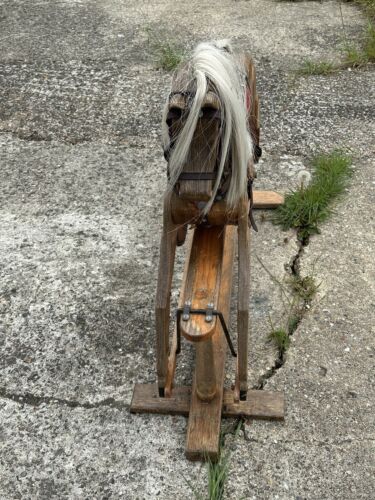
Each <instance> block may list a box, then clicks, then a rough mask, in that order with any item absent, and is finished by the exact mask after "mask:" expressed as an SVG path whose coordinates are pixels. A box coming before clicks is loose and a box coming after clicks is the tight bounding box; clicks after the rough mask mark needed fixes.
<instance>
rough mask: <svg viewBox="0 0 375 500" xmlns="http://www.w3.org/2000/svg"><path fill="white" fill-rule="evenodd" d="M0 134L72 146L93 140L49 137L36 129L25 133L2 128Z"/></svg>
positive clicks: (21, 139) (28, 140)
mask: <svg viewBox="0 0 375 500" xmlns="http://www.w3.org/2000/svg"><path fill="white" fill-rule="evenodd" d="M0 134H10V135H12V136H13V137H16V138H17V139H19V140H20V141H25V142H58V143H60V144H69V145H73V146H74V145H76V144H83V143H89V142H90V143H91V142H93V141H92V140H91V139H89V138H85V137H65V138H64V139H62V138H59V137H49V136H45V135H43V134H41V133H39V132H37V131H33V132H30V133H26V132H21V131H18V130H8V129H3V130H1V131H0Z"/></svg>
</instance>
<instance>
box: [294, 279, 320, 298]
mask: <svg viewBox="0 0 375 500" xmlns="http://www.w3.org/2000/svg"><path fill="white" fill-rule="evenodd" d="M289 285H290V287H291V289H292V291H293V292H294V294H296V295H297V296H298V297H299V298H300V299H301V300H303V301H304V302H311V300H312V298H313V297H314V296H315V294H316V292H317V291H318V288H319V285H317V284H316V283H315V279H314V278H313V276H305V277H302V276H299V275H294V276H292V277H291V278H290V279H289Z"/></svg>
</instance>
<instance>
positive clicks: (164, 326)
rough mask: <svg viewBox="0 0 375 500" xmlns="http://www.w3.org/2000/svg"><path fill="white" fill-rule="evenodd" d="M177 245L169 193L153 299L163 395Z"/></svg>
mask: <svg viewBox="0 0 375 500" xmlns="http://www.w3.org/2000/svg"><path fill="white" fill-rule="evenodd" d="M176 245H177V230H176V226H175V225H174V224H173V222H172V219H171V213H170V195H166V197H165V199H164V212H163V233H162V237H161V244H160V261H159V275H158V284H157V292H156V301H155V313H156V348H157V374H158V387H159V394H160V395H161V396H164V388H165V384H166V377H167V371H168V354H169V315H170V296H171V286H172V277H173V268H174V259H175V253H176Z"/></svg>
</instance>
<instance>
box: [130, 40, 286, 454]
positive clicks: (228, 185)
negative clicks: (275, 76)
mask: <svg viewBox="0 0 375 500" xmlns="http://www.w3.org/2000/svg"><path fill="white" fill-rule="evenodd" d="M162 126H163V139H164V154H165V157H166V159H167V161H168V180H169V186H168V190H167V192H166V195H165V198H164V213H163V234H162V238H161V247H160V264H159V276H158V286H157V294H156V339H157V376H158V382H157V385H156V384H150V385H145V384H143V385H141V384H137V385H136V386H135V389H134V394H133V400H132V404H131V411H132V412H152V413H170V414H183V415H189V424H188V431H187V444H186V456H187V458H189V459H192V460H197V459H205V458H210V459H211V460H217V458H218V454H219V434H220V422H221V416H222V415H223V416H232V417H236V416H246V417H252V418H266V419H282V418H283V415H284V403H283V396H282V394H280V393H270V392H266V391H254V390H250V391H249V390H248V382H247V371H248V330H249V281H250V255H249V251H250V226H253V228H254V229H256V226H255V223H254V220H253V217H252V209H253V208H257V207H258V208H273V207H275V206H277V205H279V204H280V203H282V201H283V199H282V197H281V196H280V195H278V194H276V193H274V192H269V191H258V192H256V191H255V192H254V193H253V190H252V184H253V180H254V177H255V170H254V163H257V161H258V159H259V157H260V155H261V149H260V147H259V102H258V96H257V93H256V85H255V69H254V65H253V63H252V61H251V59H250V58H249V57H248V56H246V55H235V54H234V53H233V51H232V49H231V47H230V45H229V44H228V43H227V42H226V41H223V42H216V43H202V44H200V45H198V47H197V48H196V49H195V51H194V53H193V55H192V57H191V59H190V60H189V61H188V62H186V63H184V64H183V65H182V66H181V67H180V68H179V69H178V70H177V71H176V73H175V74H174V77H173V81H172V88H171V92H170V94H169V97H168V100H167V102H166V105H165V108H164V113H163V125H162ZM188 226H190V227H192V228H194V229H193V231H192V232H191V233H192V237H191V238H190V241H189V247H188V250H187V257H186V264H185V271H184V276H183V281H182V286H181V291H180V298H179V305H178V309H177V312H176V326H175V330H174V333H173V335H172V339H171V342H170V296H171V286H172V276H173V268H174V260H175V251H176V246H177V245H182V244H183V243H184V242H185V238H186V234H187V229H188ZM236 227H237V231H235V228H236ZM236 239H237V241H238V276H239V280H238V301H237V302H238V310H237V352H236V350H235V348H234V345H233V342H232V338H231V336H230V333H229V328H228V319H229V311H230V297H231V289H232V274H233V262H234V256H235V243H236ZM181 335H182V336H183V337H185V339H187V340H188V341H190V342H193V343H194V345H195V347H196V357H195V359H196V366H195V373H194V378H193V384H192V387H191V388H190V387H174V385H173V380H174V374H175V368H176V356H177V354H178V353H179V352H180V348H181ZM227 345H228V346H229V348H230V351H231V353H232V355H233V356H234V357H236V358H237V368H236V378H235V383H234V388H233V389H230V390H229V389H224V375H225V373H224V365H225V355H226V347H227Z"/></svg>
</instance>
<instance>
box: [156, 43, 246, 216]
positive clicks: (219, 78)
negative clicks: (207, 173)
mask: <svg viewBox="0 0 375 500" xmlns="http://www.w3.org/2000/svg"><path fill="white" fill-rule="evenodd" d="M183 70H184V71H186V73H187V74H186V75H185V76H187V78H186V79H185V82H186V81H190V83H192V82H194V87H195V95H194V97H193V98H192V100H191V103H190V106H189V113H188V116H187V118H186V122H185V125H184V126H183V128H182V129H181V131H180V133H179V135H178V137H177V139H176V141H175V143H174V144H173V148H172V150H171V155H170V158H169V172H170V184H169V187H170V189H172V188H173V186H174V185H175V183H176V182H177V181H178V178H179V176H180V174H181V172H182V169H183V166H184V164H185V163H186V160H187V156H188V153H189V148H190V145H191V142H192V139H193V136H194V132H195V129H196V126H197V122H198V119H199V116H200V112H201V107H202V103H203V101H204V98H205V95H206V92H207V90H208V82H210V83H212V85H213V87H214V88H215V93H217V95H218V98H219V100H220V108H221V119H222V125H221V159H220V164H219V166H218V172H217V178H216V182H215V185H214V188H213V195H212V197H211V199H210V200H209V201H208V203H207V204H206V206H205V208H204V210H203V212H204V213H207V212H208V211H209V210H210V208H211V206H212V203H213V202H214V200H215V196H216V194H217V190H218V187H219V184H220V181H221V178H222V174H223V171H224V166H225V163H226V160H227V158H228V156H229V154H231V165H232V172H231V180H230V185H229V189H228V192H227V193H226V201H227V203H228V205H229V207H234V206H236V205H237V203H238V202H239V200H240V199H241V198H242V197H243V196H244V195H245V193H246V189H247V166H248V161H249V159H250V158H251V157H252V149H253V145H252V140H251V135H250V132H249V128H248V122H247V111H246V102H245V101H246V95H245V87H246V75H245V69H244V66H243V65H241V63H240V60H239V59H238V58H236V57H235V55H234V54H233V51H232V48H231V46H230V44H229V43H228V41H226V40H223V41H218V42H212V43H201V44H199V45H198V46H197V47H196V49H195V50H194V52H193V54H192V56H191V58H190V59H189V61H188V62H187V64H186V65H185V67H184V68H183ZM178 71H179V70H177V73H176V74H178ZM180 71H182V70H181V69H180ZM173 90H174V91H176V88H173ZM178 91H181V92H184V91H186V88H181V89H178ZM167 114H168V100H167V102H166V104H165V107H164V111H163V123H162V137H163V146H164V148H168V147H169V145H170V137H169V131H168V126H167V123H166V118H167Z"/></svg>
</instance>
